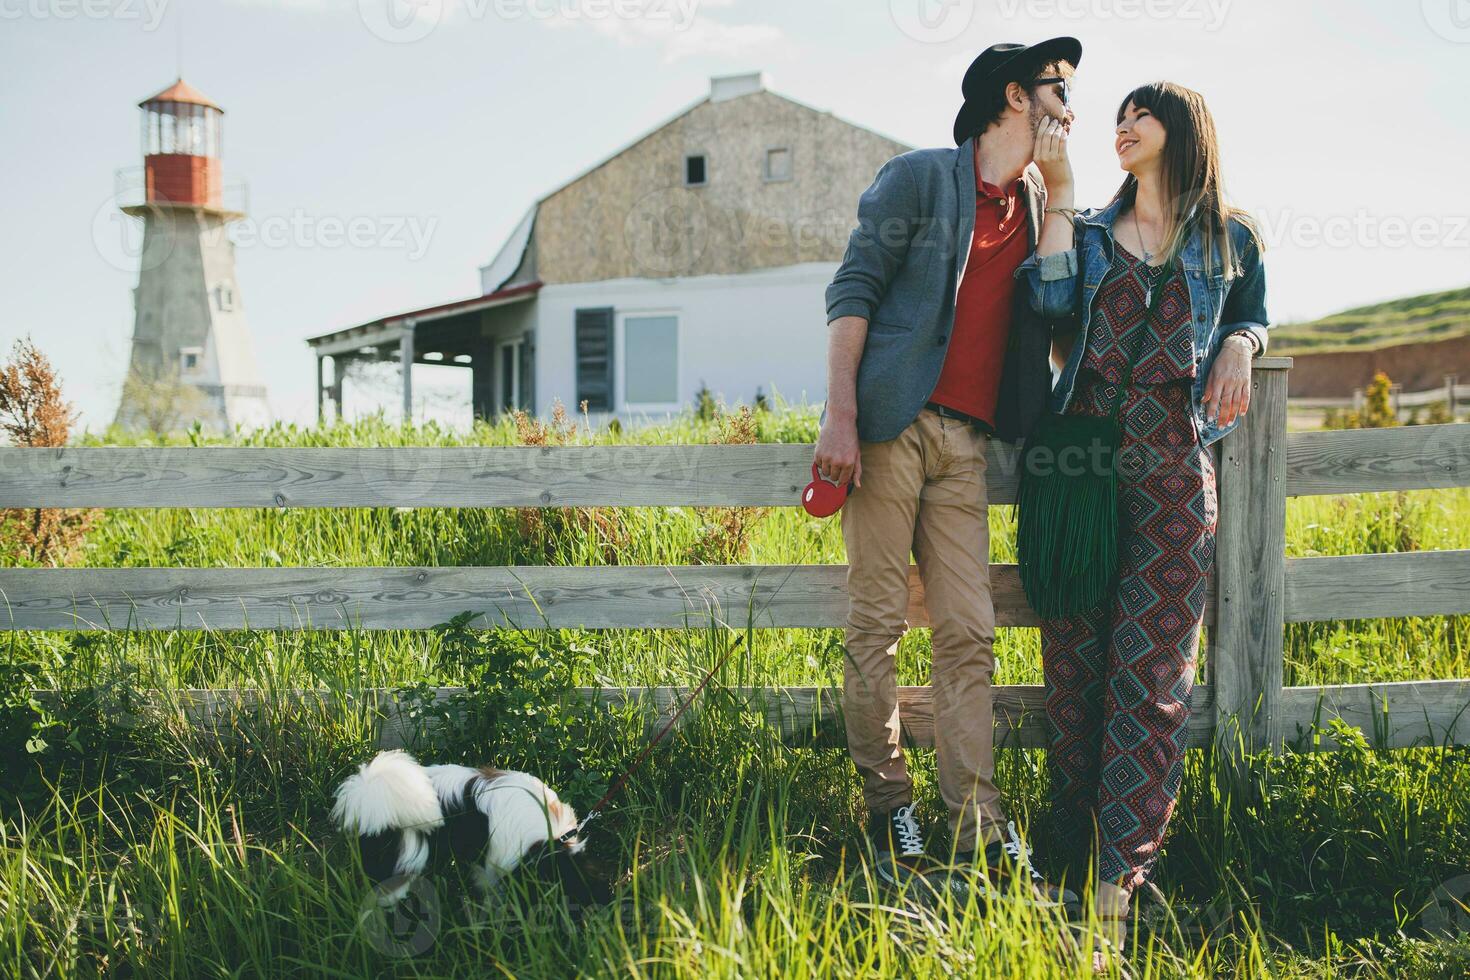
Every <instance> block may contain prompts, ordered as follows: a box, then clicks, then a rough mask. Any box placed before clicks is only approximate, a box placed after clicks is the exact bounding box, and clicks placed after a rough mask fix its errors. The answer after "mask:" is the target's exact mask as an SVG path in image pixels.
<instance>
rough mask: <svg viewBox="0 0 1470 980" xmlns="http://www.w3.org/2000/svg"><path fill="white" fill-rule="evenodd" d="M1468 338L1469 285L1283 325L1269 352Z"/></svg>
mask: <svg viewBox="0 0 1470 980" xmlns="http://www.w3.org/2000/svg"><path fill="white" fill-rule="evenodd" d="M1465 334H1470V287H1467V288H1465V289H1452V290H1449V291H1447V292H1442V293H1430V294H1427V295H1424V296H1406V297H1403V298H1401V299H1395V300H1390V301H1388V302H1386V303H1375V304H1374V305H1372V306H1361V307H1357V308H1355V309H1351V310H1344V311H1342V312H1341V313H1333V314H1331V315H1330V316H1325V317H1322V318H1321V319H1319V320H1310V321H1307V322H1303V323H1283V324H1280V325H1278V326H1276V327H1273V328H1272V330H1271V351H1272V353H1275V354H1284V355H1291V354H1318V353H1325V352H1329V351H1346V350H1376V349H1378V348H1381V347H1396V346H1398V345H1400V344H1410V343H1424V342H1427V341H1435V340H1450V339H1452V338H1454V337H1462V336H1464V335H1465Z"/></svg>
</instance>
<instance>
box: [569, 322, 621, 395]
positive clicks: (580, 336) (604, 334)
mask: <svg viewBox="0 0 1470 980" xmlns="http://www.w3.org/2000/svg"><path fill="white" fill-rule="evenodd" d="M576 342H577V406H580V405H581V404H582V402H584V401H585V402H586V403H587V410H588V411H589V412H607V411H611V410H612V399H613V310H612V307H611V306H605V307H600V308H597V309H589V310H578V311H577V322H576Z"/></svg>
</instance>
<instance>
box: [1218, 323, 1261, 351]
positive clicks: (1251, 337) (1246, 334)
mask: <svg viewBox="0 0 1470 980" xmlns="http://www.w3.org/2000/svg"><path fill="white" fill-rule="evenodd" d="M1231 337H1243V338H1244V339H1245V342H1246V343H1247V344H1249V345H1250V349H1251V357H1255V356H1256V355H1258V354H1260V353H1261V348H1260V345H1259V344H1258V343H1257V342H1256V335H1255V334H1253V333H1251V332H1250V331H1249V330H1236V331H1235V332H1233V333H1228V334H1226V335H1225V339H1226V340H1229V339H1230V338H1231Z"/></svg>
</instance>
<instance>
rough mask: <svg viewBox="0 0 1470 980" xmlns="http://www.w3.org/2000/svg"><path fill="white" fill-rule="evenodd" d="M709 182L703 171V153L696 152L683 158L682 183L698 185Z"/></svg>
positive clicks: (692, 185)
mask: <svg viewBox="0 0 1470 980" xmlns="http://www.w3.org/2000/svg"><path fill="white" fill-rule="evenodd" d="M707 183H709V176H708V174H706V173H705V166H704V154H703V153H698V154H693V155H690V156H686V157H685V158H684V184H685V186H686V187H700V186H702V185H704V184H707Z"/></svg>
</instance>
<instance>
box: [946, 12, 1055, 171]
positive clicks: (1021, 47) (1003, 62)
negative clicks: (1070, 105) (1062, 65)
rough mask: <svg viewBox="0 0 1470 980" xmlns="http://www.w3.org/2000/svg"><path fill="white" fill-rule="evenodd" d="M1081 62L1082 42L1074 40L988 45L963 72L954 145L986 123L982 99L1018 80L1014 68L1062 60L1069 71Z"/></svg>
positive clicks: (955, 118) (955, 120) (955, 123)
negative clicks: (960, 101)
mask: <svg viewBox="0 0 1470 980" xmlns="http://www.w3.org/2000/svg"><path fill="white" fill-rule="evenodd" d="M1081 60H1082V42H1081V41H1079V40H1077V39H1076V38H1075V37H1054V38H1052V39H1051V40H1049V41H1042V42H1040V43H1038V44H1031V45H1026V44H1015V43H1004V42H1003V43H1001V44H992V45H991V46H990V47H988V48H986V49H985V50H984V51H982V52H980V56H979V57H978V58H976V59H975V60H974V61H972V62H970V67H969V68H966V69H965V78H964V81H962V82H960V92H961V93H963V95H964V97H965V102H964V104H963V105H961V106H960V111H959V114H958V115H956V116H955V117H954V144H955V146H959V145H960V144H961V143H963V142H964V141H965V140H966V139H967V138H968V137H970V136H972V135H974V133H975V131H976V130H978V129H979V128H980V127H981V126H982V125H984V124H985V123H987V122H989V121H990V120H988V119H984V118H982V116H981V114H982V113H983V112H984V111H985V106H984V99H985V96H987V95H988V94H990V92H991V91H993V90H994V88H995V86H997V85H1002V86H1004V85H1008V84H1009V83H1011V82H1016V81H1022V79H1018V78H1016V77H1015V76H1014V74H1013V73H1014V71H1015V69H1016V68H1017V67H1019V66H1021V65H1024V64H1028V63H1035V62H1038V61H1039V62H1041V63H1043V64H1044V63H1046V62H1050V61H1066V62H1069V63H1070V64H1071V65H1072V67H1073V68H1076V67H1077V63H1078V62H1079V61H1081Z"/></svg>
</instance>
